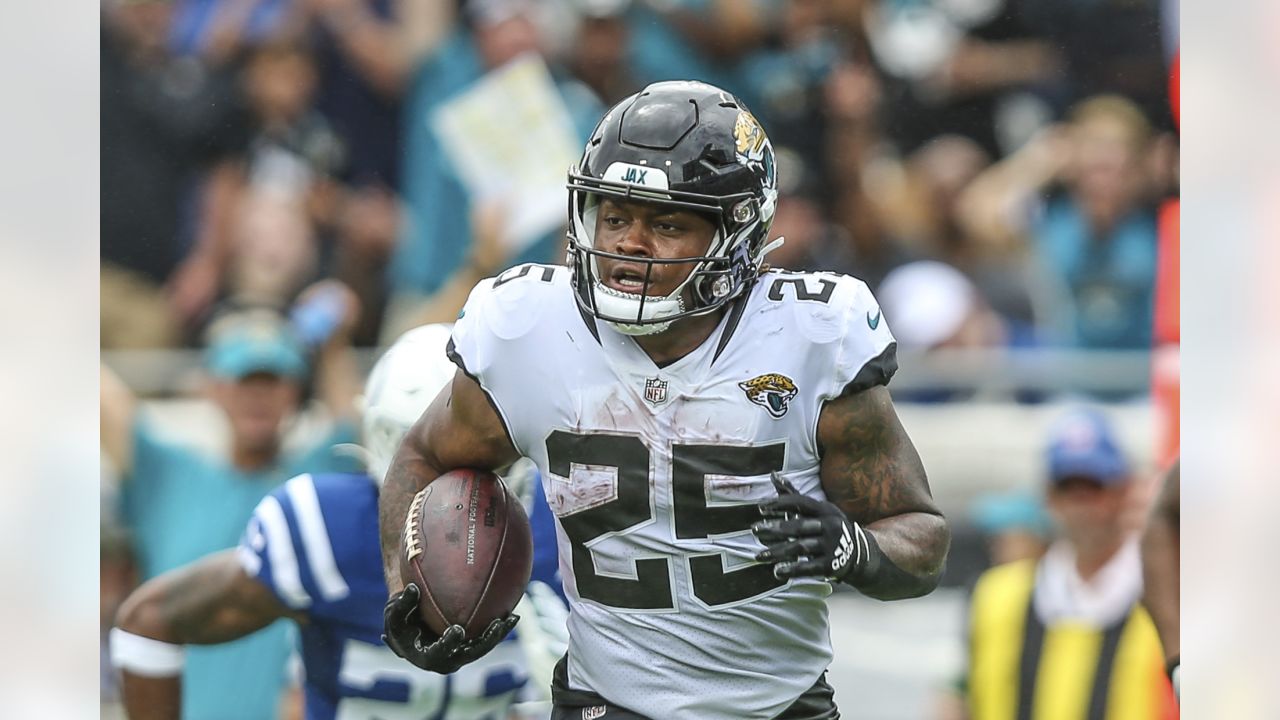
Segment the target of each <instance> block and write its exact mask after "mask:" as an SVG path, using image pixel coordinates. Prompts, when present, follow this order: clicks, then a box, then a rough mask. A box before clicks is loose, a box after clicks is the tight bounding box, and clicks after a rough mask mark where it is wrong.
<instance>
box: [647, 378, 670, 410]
mask: <svg viewBox="0 0 1280 720" xmlns="http://www.w3.org/2000/svg"><path fill="white" fill-rule="evenodd" d="M644 399H645V400H647V401H648V402H649V403H651V404H653V405H661V404H662V403H664V402H666V401H667V381H666V380H663V379H662V378H649V379H648V380H645V381H644Z"/></svg>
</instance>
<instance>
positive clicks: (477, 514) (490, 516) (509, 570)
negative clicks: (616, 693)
mask: <svg viewBox="0 0 1280 720" xmlns="http://www.w3.org/2000/svg"><path fill="white" fill-rule="evenodd" d="M402 543H403V546H402V547H401V551H402V553H403V554H402V555H401V560H402V562H401V563H400V576H401V579H403V580H404V582H405V583H406V584H407V583H410V582H412V583H415V584H417V586H418V588H419V589H420V590H421V591H422V601H421V603H419V606H418V609H419V611H420V612H421V613H422V620H423V621H424V622H425V623H426V625H427V627H429V628H431V630H432V631H433V632H435V633H437V634H440V633H443V632H444V631H445V629H446V628H448V627H449V626H450V625H452V624H458V625H461V626H462V627H463V628H465V629H466V631H467V637H468V638H474V637H476V636H477V635H478V634H479V633H480V632H482V631H483V630H484V628H485V627H486V626H487V625H488V624H489V622H490V621H492V620H494V619H496V618H500V617H503V616H505V615H507V614H508V613H510V612H511V611H512V610H514V609H515V607H516V603H518V602H519V601H520V597H521V596H522V595H523V594H524V591H525V587H526V586H527V585H528V584H529V574H530V573H531V572H532V570H533V536H532V535H531V534H530V532H529V518H528V516H527V515H525V512H524V506H523V505H521V504H520V500H519V498H517V497H516V496H515V495H512V494H511V491H510V490H508V489H507V486H506V484H505V483H503V482H502V480H501V479H500V478H499V477H498V476H497V475H494V474H493V473H491V472H487V471H484V470H471V469H461V470H454V471H452V472H448V473H445V474H444V475H441V476H440V477H438V478H436V479H435V480H434V481H433V482H432V483H431V484H429V485H427V486H426V487H425V488H423V489H422V491H421V492H419V493H418V494H417V495H415V496H414V498H413V502H412V504H410V506H409V515H408V517H406V518H405V525H404V536H403V539H402Z"/></svg>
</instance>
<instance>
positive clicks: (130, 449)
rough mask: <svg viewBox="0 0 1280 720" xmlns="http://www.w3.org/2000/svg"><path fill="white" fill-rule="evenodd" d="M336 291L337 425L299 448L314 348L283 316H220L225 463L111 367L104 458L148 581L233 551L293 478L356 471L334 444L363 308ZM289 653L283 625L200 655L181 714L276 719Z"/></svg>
mask: <svg viewBox="0 0 1280 720" xmlns="http://www.w3.org/2000/svg"><path fill="white" fill-rule="evenodd" d="M339 288H341V286H339ZM336 292H339V293H341V295H340V297H342V299H343V302H344V304H345V305H346V309H347V310H348V311H350V312H348V313H347V314H346V315H347V316H346V317H345V318H343V320H342V322H341V323H340V324H339V327H338V328H337V329H336V330H335V331H334V332H333V334H332V335H331V336H330V337H329V338H328V339H327V340H326V341H325V342H323V343H322V344H321V346H320V348H319V351H318V353H317V358H316V367H315V373H316V374H315V379H316V387H317V396H318V398H319V400H320V401H321V403H322V404H323V405H325V406H326V410H327V411H328V414H329V415H330V416H331V418H332V420H333V422H332V426H331V428H330V429H329V430H328V431H326V432H324V433H321V434H320V435H318V436H312V437H311V438H309V439H308V440H307V441H306V442H304V443H300V444H297V445H296V446H293V445H290V446H286V445H285V444H284V435H285V430H287V429H288V427H289V424H290V421H291V420H292V419H293V418H294V416H295V415H296V413H297V411H298V410H299V408H300V403H301V400H302V391H303V382H304V380H305V379H306V375H307V372H308V361H307V348H306V347H304V345H303V344H302V342H301V341H300V340H299V339H298V338H297V337H296V336H295V334H294V333H293V331H292V329H291V328H290V327H289V325H287V324H286V323H285V322H284V320H283V318H282V317H280V316H279V314H278V313H276V312H275V311H269V310H253V311H248V312H243V313H238V314H236V315H234V316H230V317H227V318H223V319H222V320H219V321H218V322H216V323H215V325H214V326H213V328H212V331H211V333H210V343H209V346H208V348H207V351H206V355H205V364H206V370H207V371H208V374H209V387H208V389H209V396H210V398H211V399H212V400H213V402H214V404H215V405H216V406H217V407H218V409H219V410H220V411H221V412H222V414H223V415H224V416H225V417H226V420H227V424H228V427H229V429H230V444H229V448H228V450H227V451H226V452H225V454H223V453H215V452H213V451H210V450H204V449H201V448H198V447H193V446H191V445H189V444H186V443H183V442H180V441H178V440H176V439H174V438H173V437H170V436H169V434H167V433H165V432H164V428H162V427H160V426H159V425H158V423H157V422H156V421H155V420H154V419H151V418H148V417H147V414H146V413H145V412H139V411H138V407H137V402H136V399H135V398H134V397H133V395H132V393H131V392H130V391H129V390H128V389H127V388H126V387H125V386H124V384H123V383H122V382H120V380H119V379H118V378H116V376H115V375H114V374H112V373H111V371H109V370H107V369H106V368H103V373H102V398H101V403H102V409H101V412H102V443H103V449H104V452H105V453H106V455H107V457H108V459H109V460H110V461H111V462H112V463H113V464H114V465H115V466H116V467H117V469H118V470H119V471H120V475H121V476H122V477H123V478H125V481H124V488H123V490H122V505H123V517H124V519H125V522H126V524H127V526H128V527H129V529H130V531H131V533H132V541H133V549H134V553H135V555H136V557H137V563H138V567H139V570H140V574H141V576H142V578H143V579H144V580H146V579H149V578H152V577H155V576H156V575H159V574H161V573H163V572H165V571H167V570H170V569H173V568H176V567H180V566H182V565H185V564H187V563H190V562H192V561H193V560H195V559H197V558H200V557H203V556H204V555H207V554H209V553H211V552H216V551H218V550H224V549H226V548H231V547H235V546H236V543H237V542H238V540H239V537H240V533H241V531H242V530H243V527H244V524H245V523H246V522H247V521H248V519H249V516H250V515H252V513H253V509H254V507H256V506H257V504H258V502H259V501H260V500H261V499H262V498H263V497H264V496H266V495H267V493H269V492H270V491H271V490H273V489H274V488H275V487H276V486H278V485H279V484H280V483H282V482H284V481H285V480H287V479H289V478H290V477H292V476H294V475H297V474H300V473H304V472H344V471H355V470H357V469H358V466H357V463H356V462H355V461H354V460H353V459H351V458H344V457H341V456H339V455H337V454H336V453H335V452H334V446H335V445H338V444H341V443H351V442H355V438H356V427H355V423H354V419H355V418H354V408H355V403H354V398H355V393H356V390H357V389H358V387H359V385H358V383H359V379H358V374H357V370H356V367H355V364H354V360H353V359H352V358H351V356H350V355H351V352H350V344H349V341H348V340H347V338H348V337H349V332H350V328H351V326H352V323H353V322H354V310H355V304H354V300H353V296H351V295H350V293H349V291H348V290H346V289H345V288H341V289H340V290H337V291H336ZM291 644H292V640H291V628H290V627H289V626H288V622H287V621H280V622H277V623H274V624H272V625H270V626H268V627H267V628H264V629H263V630H260V631H259V632H256V633H254V634H253V635H250V636H248V637H245V638H243V639H242V640H238V641H236V642H232V643H228V644H225V645H217V646H209V647H200V648H192V649H191V650H190V651H189V652H188V654H187V660H186V665H185V667H184V670H183V683H184V685H183V687H184V693H183V698H182V717H183V718H185V719H186V720H225V719H226V718H237V719H238V720H257V719H258V718H262V719H263V720H267V719H274V718H276V717H278V715H279V705H280V701H281V697H282V693H283V691H284V689H285V687H286V674H285V667H286V662H287V659H288V656H289V652H290V650H291Z"/></svg>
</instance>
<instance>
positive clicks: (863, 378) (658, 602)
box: [449, 265, 896, 720]
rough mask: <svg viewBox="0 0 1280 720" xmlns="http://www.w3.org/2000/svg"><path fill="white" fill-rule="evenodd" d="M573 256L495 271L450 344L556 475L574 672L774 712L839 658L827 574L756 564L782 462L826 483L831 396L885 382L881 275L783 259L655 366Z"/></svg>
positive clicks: (652, 696)
mask: <svg viewBox="0 0 1280 720" xmlns="http://www.w3.org/2000/svg"><path fill="white" fill-rule="evenodd" d="M569 279H570V272H569V270H568V268H564V267H551V266H543V265H522V266H518V267H515V268H512V269H510V270H508V271H506V272H504V273H503V274H501V275H499V276H498V277H497V278H492V279H489V280H485V281H484V282H482V283H480V284H479V285H478V286H477V287H476V288H475V290H474V291H473V292H472V293H471V297H470V298H469V300H468V301H467V305H466V307H465V309H464V310H463V313H462V315H461V316H460V317H459V319H458V322H457V324H456V325H455V326H454V331H453V339H452V341H451V344H450V350H449V352H450V356H451V357H452V358H453V359H454V361H455V362H456V363H458V364H459V365H460V366H461V367H462V368H463V369H464V371H465V372H466V373H467V374H468V375H470V376H471V377H473V378H475V379H476V380H477V381H478V382H479V383H480V385H481V387H482V388H484V390H485V392H486V393H487V394H488V395H489V397H490V399H491V400H492V402H493V404H494V406H495V407H496V408H497V411H498V413H499V415H500V416H501V417H502V420H503V422H504V423H505V425H506V428H507V430H508V432H509V433H510V436H511V439H512V440H513V441H514V443H515V445H516V447H517V449H518V450H519V451H520V453H521V454H522V455H525V456H527V457H530V458H532V459H533V460H534V461H535V462H536V463H537V464H538V467H539V469H540V470H541V471H542V478H543V484H544V487H545V489H546V496H547V501H548V503H549V504H550V506H551V509H552V511H553V512H554V513H555V515H556V518H557V535H558V541H559V555H560V571H561V574H562V576H563V578H564V584H565V591H566V593H567V594H568V596H569V599H570V604H571V612H570V616H569V635H570V644H569V652H568V679H569V686H570V688H571V689H574V690H588V691H591V692H594V693H597V694H599V695H601V696H602V697H604V698H605V699H606V700H607V701H609V702H611V703H614V704H616V705H620V706H623V707H626V708H629V709H631V710H633V711H635V712H639V713H642V714H645V715H648V716H651V717H656V718H696V719H697V720H716V719H718V718H724V719H725V720H729V719H731V718H732V719H734V720H740V719H741V718H771V717H774V716H775V715H777V714H778V713H780V712H781V711H782V710H784V709H786V707H787V706H788V705H790V704H791V703H792V702H793V701H794V700H795V699H796V698H798V697H799V696H800V695H801V694H802V693H803V692H805V691H806V690H808V689H809V688H810V687H811V686H813V684H814V683H815V682H816V681H817V679H818V677H819V676H820V675H821V674H822V672H823V671H824V670H826V668H827V665H828V664H829V663H830V661H831V640H830V634H829V631H828V625H827V607H826V603H825V600H824V599H825V598H826V597H827V595H829V594H830V593H831V586H830V585H829V584H828V583H826V582H824V581H820V580H813V579H804V580H793V581H789V582H783V581H779V580H777V579H775V578H774V576H773V572H772V566H770V565H765V564H760V563H756V562H755V561H754V559H753V558H754V556H755V554H756V553H757V552H759V551H760V550H761V549H762V546H761V545H760V543H759V542H757V541H756V539H755V537H754V536H753V535H752V534H751V530H750V528H751V525H752V524H753V523H755V522H757V521H759V520H760V514H759V511H758V510H757V505H758V504H759V503H760V502H762V501H765V500H768V499H770V498H773V497H775V496H776V492H775V490H774V488H773V484H772V482H771V481H770V477H769V476H770V473H771V472H773V471H777V472H779V473H781V474H782V476H784V477H785V478H787V479H788V480H790V481H791V483H792V484H793V485H794V486H795V487H796V488H797V489H798V490H799V491H800V492H802V493H805V494H807V495H811V496H813V497H817V498H824V497H825V496H824V494H823V491H822V488H821V485H820V482H819V477H818V466H819V451H818V446H817V440H816V437H815V434H816V431H817V423H818V414H819V412H820V411H821V409H822V405H823V403H824V402H826V401H827V400H830V399H832V398H835V397H837V396H839V395H841V394H842V393H844V392H852V391H856V390H858V389H862V388H865V387H870V386H873V385H877V384H884V383H887V382H888V380H889V377H890V376H891V375H892V374H893V371H894V369H896V361H895V359H894V348H895V346H894V342H893V336H892V335H891V334H890V333H889V329H888V327H887V326H886V324H885V322H884V321H883V319H882V317H881V314H880V308H879V306H878V305H877V304H876V301H875V299H874V298H873V297H872V296H871V292H870V291H869V290H868V289H867V286H866V285H865V284H863V283H862V282H861V281H859V280H856V279H854V278H851V277H847V276H843V275H837V274H830V273H792V272H782V271H771V272H769V273H766V274H765V275H763V276H762V277H761V278H760V279H759V281H758V282H757V283H756V284H755V285H754V286H753V287H752V288H751V290H750V292H749V294H748V296H747V297H746V298H745V299H744V300H741V301H739V302H738V303H736V304H735V306H734V307H733V308H732V309H731V310H730V311H729V312H728V313H727V314H726V315H725V318H724V319H723V320H722V321H721V323H720V326H719V328H718V329H717V330H716V331H715V332H714V333H712V335H711V336H710V337H709V338H708V339H707V340H706V342H704V343H703V344H702V346H701V347H699V348H697V349H696V350H694V351H693V352H691V353H689V354H688V355H686V356H685V357H683V358H681V359H680V360H678V361H676V362H674V363H671V364H670V365H667V366H666V367H663V368H659V367H657V366H656V365H655V364H654V363H653V362H652V360H650V358H649V356H648V355H646V354H645V353H644V351H643V350H641V349H640V347H639V346H638V345H637V344H636V343H635V341H634V340H633V339H632V338H631V337H628V336H626V335H623V334H621V333H618V332H616V331H615V330H613V329H612V328H611V327H610V326H609V325H608V324H607V323H604V322H597V321H595V320H594V319H592V318H590V316H587V315H584V314H583V313H582V312H581V311H580V310H579V308H578V306H577V304H576V302H575V300H574V296H573V290H572V288H571V285H570V282H569Z"/></svg>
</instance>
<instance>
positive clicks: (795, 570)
mask: <svg viewBox="0 0 1280 720" xmlns="http://www.w3.org/2000/svg"><path fill="white" fill-rule="evenodd" d="M773 486H774V487H775V488H777V490H778V497H777V499H775V500H770V501H768V502H765V503H761V504H760V514H761V515H763V516H764V517H765V519H764V520H761V521H760V522H758V523H756V524H755V525H752V526H751V531H752V532H753V533H755V536H756V539H758V540H759V541H760V542H761V543H762V544H764V546H765V549H764V550H761V551H760V552H759V553H757V554H756V560H757V561H759V562H772V563H776V564H775V565H774V566H773V574H774V576H775V577H777V578H779V579H781V580H786V579H789V578H794V577H821V578H827V579H830V580H836V581H840V580H845V579H846V578H848V577H849V576H850V574H851V573H852V572H853V571H854V570H855V569H858V568H862V567H864V566H865V565H866V563H867V562H868V561H869V560H870V557H871V547H870V545H869V543H868V540H867V535H866V533H865V532H864V531H863V529H862V528H861V527H859V526H858V523H856V522H853V521H852V520H850V519H849V518H848V517H846V516H845V514H844V511H842V510H841V509H840V508H838V507H836V506H835V505H834V504H832V503H830V502H827V501H825V500H816V499H814V498H811V497H808V496H807V495H801V494H800V493H799V492H797V491H796V489H795V488H794V487H792V485H791V483H789V482H787V481H786V480H784V479H782V478H781V477H780V476H779V475H778V474H777V473H774V474H773Z"/></svg>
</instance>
